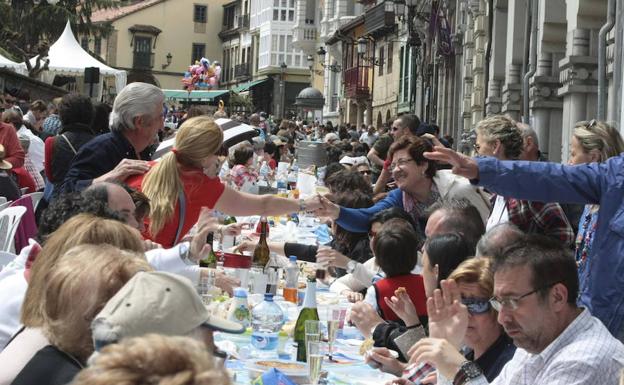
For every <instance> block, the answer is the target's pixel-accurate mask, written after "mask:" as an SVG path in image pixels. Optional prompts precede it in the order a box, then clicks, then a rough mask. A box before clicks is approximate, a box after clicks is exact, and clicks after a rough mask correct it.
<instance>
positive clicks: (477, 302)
mask: <svg viewBox="0 0 624 385" xmlns="http://www.w3.org/2000/svg"><path fill="white" fill-rule="evenodd" d="M461 302H462V303H463V304H464V305H466V307H467V308H468V312H469V313H470V314H473V315H474V314H485V313H487V312H489V311H490V309H491V308H492V305H491V304H490V300H488V299H487V298H462V300H461Z"/></svg>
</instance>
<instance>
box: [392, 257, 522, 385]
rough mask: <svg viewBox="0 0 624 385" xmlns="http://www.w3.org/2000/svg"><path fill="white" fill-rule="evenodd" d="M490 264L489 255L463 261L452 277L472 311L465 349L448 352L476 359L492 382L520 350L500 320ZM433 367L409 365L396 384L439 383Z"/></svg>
mask: <svg viewBox="0 0 624 385" xmlns="http://www.w3.org/2000/svg"><path fill="white" fill-rule="evenodd" d="M490 264H491V261H490V259H489V258H487V257H475V258H471V259H468V260H466V261H464V262H462V263H461V264H460V265H459V266H458V267H457V268H456V269H455V270H454V271H453V272H452V273H451V274H450V275H449V277H448V278H449V279H454V280H455V282H457V286H458V287H459V291H460V292H461V297H462V300H461V301H462V303H463V304H464V305H465V306H466V307H467V308H468V314H469V316H468V328H467V330H466V334H465V335H464V339H463V342H464V347H463V348H462V349H461V351H450V352H448V353H449V354H456V355H458V356H459V355H460V354H461V355H463V357H464V358H466V359H469V360H471V361H474V362H475V363H476V364H477V365H478V366H479V368H481V370H482V372H483V373H484V375H485V377H486V378H487V379H488V381H492V380H493V379H494V378H496V377H497V376H498V374H499V373H500V371H501V370H502V369H503V366H505V364H506V363H507V361H509V360H511V358H512V357H513V355H514V353H515V351H516V347H515V345H514V344H513V341H512V340H511V338H509V337H508V336H507V335H506V334H505V332H504V331H503V328H502V326H501V325H500V324H498V322H497V321H496V318H497V316H498V313H497V312H496V311H495V310H494V309H493V308H492V305H491V304H490V301H489V299H490V298H491V297H492V295H493V292H494V277H493V274H492V272H491V270H490ZM464 358H460V359H464ZM433 370H434V368H433V367H430V366H428V364H424V365H418V366H412V367H407V369H406V370H404V371H403V375H402V378H401V379H400V380H395V381H394V383H399V384H403V385H407V384H410V383H416V384H421V383H422V384H428V383H430V382H431V383H435V381H433V374H432V373H433ZM423 372H424V373H423ZM416 373H417V374H416ZM397 374H398V373H397ZM414 374H415V375H414Z"/></svg>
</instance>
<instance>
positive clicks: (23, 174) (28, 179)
mask: <svg viewBox="0 0 624 385" xmlns="http://www.w3.org/2000/svg"><path fill="white" fill-rule="evenodd" d="M11 171H13V173H14V174H15V176H16V177H17V185H18V186H19V188H24V187H26V188H28V190H27V191H26V193H27V194H30V193H34V192H35V191H37V185H36V184H35V180H34V179H33V177H32V176H30V174H29V173H28V171H26V169H25V168H24V167H18V168H13V169H12V170H11Z"/></svg>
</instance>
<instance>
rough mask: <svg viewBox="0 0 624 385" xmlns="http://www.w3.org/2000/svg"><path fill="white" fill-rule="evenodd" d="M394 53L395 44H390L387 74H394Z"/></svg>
mask: <svg viewBox="0 0 624 385" xmlns="http://www.w3.org/2000/svg"><path fill="white" fill-rule="evenodd" d="M392 51H394V43H393V42H389V43H388V67H386V73H387V74H391V73H392V55H394V52H392Z"/></svg>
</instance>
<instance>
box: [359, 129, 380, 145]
mask: <svg viewBox="0 0 624 385" xmlns="http://www.w3.org/2000/svg"><path fill="white" fill-rule="evenodd" d="M376 140H377V133H376V132H375V127H373V126H372V125H371V126H368V130H367V131H364V132H363V133H362V135H360V142H362V143H366V144H367V145H368V147H369V148H372V147H373V144H375V141H376Z"/></svg>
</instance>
